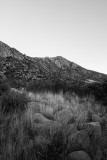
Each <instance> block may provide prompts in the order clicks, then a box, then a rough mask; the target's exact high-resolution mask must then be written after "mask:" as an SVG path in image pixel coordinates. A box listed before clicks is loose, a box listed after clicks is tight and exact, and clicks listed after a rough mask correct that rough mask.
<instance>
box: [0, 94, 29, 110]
mask: <svg viewBox="0 0 107 160" xmlns="http://www.w3.org/2000/svg"><path fill="white" fill-rule="evenodd" d="M27 103H28V98H27V97H26V94H24V93H22V94H21V93H19V92H13V91H10V92H9V93H7V94H6V95H3V96H2V97H1V110H2V111H3V113H11V112H15V111H18V110H21V111H23V110H24V109H25V106H26V105H27Z"/></svg>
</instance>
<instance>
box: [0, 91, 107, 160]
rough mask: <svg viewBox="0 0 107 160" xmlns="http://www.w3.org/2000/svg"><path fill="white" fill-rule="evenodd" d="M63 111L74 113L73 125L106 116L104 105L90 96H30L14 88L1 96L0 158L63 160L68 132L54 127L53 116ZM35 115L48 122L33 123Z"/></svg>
mask: <svg viewBox="0 0 107 160" xmlns="http://www.w3.org/2000/svg"><path fill="white" fill-rule="evenodd" d="M37 108H38V109H37ZM62 109H69V110H71V111H72V112H73V114H74V125H76V126H78V125H79V124H80V123H85V122H89V121H91V117H92V114H94V113H95V114H97V115H104V114H106V109H105V106H102V105H101V104H100V103H97V102H96V101H95V99H94V98H93V97H91V96H89V97H83V98H80V97H78V96H77V95H76V94H63V93H59V94H53V93H51V92H42V93H33V92H26V91H25V90H21V91H17V90H14V89H13V90H10V91H9V92H8V93H7V92H6V94H4V95H2V96H1V97H0V159H2V160H54V159H56V160H63V159H64V158H65V154H66V153H65V146H66V145H67V144H66V143H67V135H68V134H67V130H66V132H63V130H64V128H62V127H57V126H55V124H54V123H55V121H54V115H55V113H56V112H58V111H60V110H62ZM36 112H39V113H41V114H42V115H43V116H45V117H46V118H47V119H49V123H48V122H47V123H46V122H43V124H40V123H37V122H35V118H36V117H35V113H36ZM50 124H51V125H50ZM52 126H54V130H53V128H52ZM65 128H66V126H65ZM47 135H49V136H47Z"/></svg>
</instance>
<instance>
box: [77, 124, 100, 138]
mask: <svg viewBox="0 0 107 160" xmlns="http://www.w3.org/2000/svg"><path fill="white" fill-rule="evenodd" d="M79 129H80V130H86V131H87V132H88V135H89V136H91V137H92V138H93V139H92V140H95V139H99V138H101V125H100V123H99V122H90V123H84V124H82V125H81V126H79Z"/></svg>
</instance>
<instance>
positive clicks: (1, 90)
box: [0, 80, 10, 96]
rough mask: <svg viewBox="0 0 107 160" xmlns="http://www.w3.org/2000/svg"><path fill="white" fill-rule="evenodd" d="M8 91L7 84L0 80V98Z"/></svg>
mask: <svg viewBox="0 0 107 160" xmlns="http://www.w3.org/2000/svg"><path fill="white" fill-rule="evenodd" d="M9 90H10V86H9V84H8V83H7V82H3V81H1V80H0V96H1V95H3V94H5V93H7V92H8V91H9Z"/></svg>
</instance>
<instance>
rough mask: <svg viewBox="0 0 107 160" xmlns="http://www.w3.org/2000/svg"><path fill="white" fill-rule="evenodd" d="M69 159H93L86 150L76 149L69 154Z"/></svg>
mask: <svg viewBox="0 0 107 160" xmlns="http://www.w3.org/2000/svg"><path fill="white" fill-rule="evenodd" d="M67 160H91V158H90V157H89V155H88V154H87V153H86V152H84V151H75V152H72V153H70V154H69V155H68V157H67Z"/></svg>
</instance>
